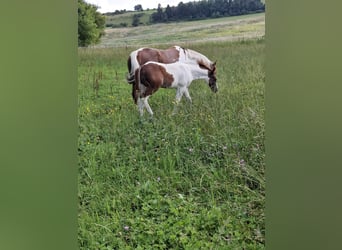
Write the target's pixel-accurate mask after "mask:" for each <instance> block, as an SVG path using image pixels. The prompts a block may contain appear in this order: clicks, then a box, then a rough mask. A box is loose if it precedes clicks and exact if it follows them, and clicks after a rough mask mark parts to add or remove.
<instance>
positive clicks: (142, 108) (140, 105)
mask: <svg viewBox="0 0 342 250" xmlns="http://www.w3.org/2000/svg"><path fill="white" fill-rule="evenodd" d="M137 102H138V109H139V113H140V116H143V115H144V102H143V100H142V99H141V98H140V97H139V98H138V101H137Z"/></svg>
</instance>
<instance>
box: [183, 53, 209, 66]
mask: <svg viewBox="0 0 342 250" xmlns="http://www.w3.org/2000/svg"><path fill="white" fill-rule="evenodd" d="M185 50H186V52H187V53H186V54H187V56H188V57H189V58H190V59H191V60H194V61H197V63H199V64H204V65H205V66H206V67H208V68H209V69H210V68H211V65H212V61H210V60H209V59H208V57H206V56H205V55H203V54H201V53H199V52H197V51H195V50H192V49H185Z"/></svg>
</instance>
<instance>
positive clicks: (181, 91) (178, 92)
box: [172, 88, 184, 115]
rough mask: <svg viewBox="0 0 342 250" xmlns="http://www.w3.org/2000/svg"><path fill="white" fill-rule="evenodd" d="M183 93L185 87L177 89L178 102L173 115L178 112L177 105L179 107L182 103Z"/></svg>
mask: <svg viewBox="0 0 342 250" xmlns="http://www.w3.org/2000/svg"><path fill="white" fill-rule="evenodd" d="M183 93H184V89H183V88H178V89H177V92H176V103H175V107H174V108H173V112H172V114H173V115H174V114H176V113H177V107H178V104H179V103H180V101H181V99H182V96H183Z"/></svg>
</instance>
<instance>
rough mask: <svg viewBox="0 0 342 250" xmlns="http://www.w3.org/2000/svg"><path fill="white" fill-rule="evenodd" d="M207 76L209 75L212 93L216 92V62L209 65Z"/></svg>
mask: <svg viewBox="0 0 342 250" xmlns="http://www.w3.org/2000/svg"><path fill="white" fill-rule="evenodd" d="M208 77H209V87H210V89H211V90H212V91H213V92H214V93H216V92H217V90H218V88H217V84H216V62H214V63H212V64H211V65H210V69H209V70H208Z"/></svg>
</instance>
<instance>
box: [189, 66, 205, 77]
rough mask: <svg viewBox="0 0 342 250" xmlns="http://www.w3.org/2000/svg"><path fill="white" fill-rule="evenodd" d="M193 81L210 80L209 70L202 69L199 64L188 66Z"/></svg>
mask: <svg viewBox="0 0 342 250" xmlns="http://www.w3.org/2000/svg"><path fill="white" fill-rule="evenodd" d="M188 67H189V69H190V72H191V76H192V78H193V80H196V79H208V70H205V69H201V68H200V67H199V65H198V64H188Z"/></svg>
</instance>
